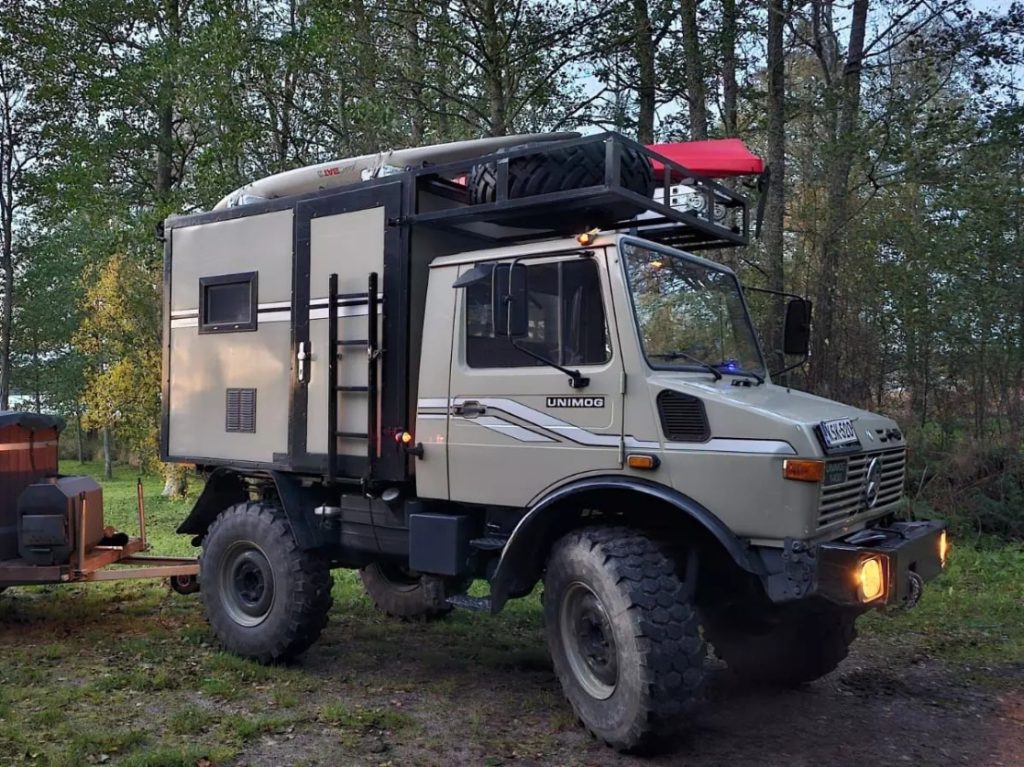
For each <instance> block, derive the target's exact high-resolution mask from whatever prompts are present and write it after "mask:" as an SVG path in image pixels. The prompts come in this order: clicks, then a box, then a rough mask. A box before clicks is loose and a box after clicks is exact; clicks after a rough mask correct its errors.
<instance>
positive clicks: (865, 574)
mask: <svg viewBox="0 0 1024 767" xmlns="http://www.w3.org/2000/svg"><path fill="white" fill-rule="evenodd" d="M855 577H856V581H857V591H858V593H859V594H860V601H861V602H874V601H875V600H876V599H878V598H879V597H881V596H883V595H884V594H885V571H884V569H883V568H882V560H881V559H879V558H878V557H871V558H870V559H865V560H862V561H861V563H860V567H859V568H858V569H857V573H856V576H855Z"/></svg>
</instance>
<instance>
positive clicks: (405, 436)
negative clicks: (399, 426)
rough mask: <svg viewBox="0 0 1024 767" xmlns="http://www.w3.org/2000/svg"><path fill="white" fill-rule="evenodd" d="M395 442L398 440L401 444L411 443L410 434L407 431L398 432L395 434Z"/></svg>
mask: <svg viewBox="0 0 1024 767" xmlns="http://www.w3.org/2000/svg"><path fill="white" fill-rule="evenodd" d="M395 442H400V443H401V444H403V445H411V444H412V435H411V434H410V433H409V432H407V431H403V432H399V433H398V434H396V435H395Z"/></svg>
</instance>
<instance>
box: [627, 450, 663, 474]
mask: <svg viewBox="0 0 1024 767" xmlns="http://www.w3.org/2000/svg"><path fill="white" fill-rule="evenodd" d="M658 463H659V461H658V456H656V455H645V454H643V453H634V454H633V455H627V456H626V465H628V466H629V468H631V469H646V470H647V471H651V470H653V469H657V468H658Z"/></svg>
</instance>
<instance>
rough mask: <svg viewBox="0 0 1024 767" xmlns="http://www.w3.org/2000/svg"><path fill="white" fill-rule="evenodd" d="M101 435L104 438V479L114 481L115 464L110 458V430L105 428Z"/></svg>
mask: <svg viewBox="0 0 1024 767" xmlns="http://www.w3.org/2000/svg"><path fill="white" fill-rule="evenodd" d="M100 433H101V434H102V436H103V479H113V478H114V462H113V461H112V460H111V458H110V429H109V428H107V427H106V426H104V427H103V428H102V429H101V430H100Z"/></svg>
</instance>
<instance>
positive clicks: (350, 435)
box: [335, 431, 370, 439]
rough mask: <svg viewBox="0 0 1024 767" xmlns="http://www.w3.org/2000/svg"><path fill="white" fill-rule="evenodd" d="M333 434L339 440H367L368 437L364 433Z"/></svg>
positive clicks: (342, 432)
mask: <svg viewBox="0 0 1024 767" xmlns="http://www.w3.org/2000/svg"><path fill="white" fill-rule="evenodd" d="M335 434H337V435H338V437H339V438H340V439H368V438H369V436H370V435H369V434H367V433H366V432H365V431H338V432H335Z"/></svg>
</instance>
